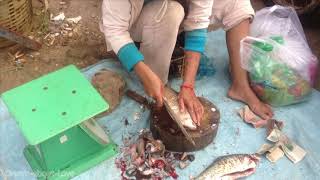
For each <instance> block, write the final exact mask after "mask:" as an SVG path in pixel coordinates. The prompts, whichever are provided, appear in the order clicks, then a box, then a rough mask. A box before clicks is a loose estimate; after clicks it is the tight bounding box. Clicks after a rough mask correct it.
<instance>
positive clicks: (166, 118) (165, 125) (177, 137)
mask: <svg viewBox="0 0 320 180" xmlns="http://www.w3.org/2000/svg"><path fill="white" fill-rule="evenodd" d="M199 100H200V102H201V103H202V105H203V106H204V116H203V119H202V121H201V125H200V127H198V128H197V130H188V129H187V128H186V129H187V131H188V133H189V134H190V135H191V137H192V138H193V140H194V141H195V143H196V145H195V146H194V145H193V144H192V143H190V142H189V141H188V140H187V139H186V137H185V136H184V135H183V133H182V131H181V130H180V129H179V127H178V125H177V124H176V123H175V122H174V121H173V120H172V118H171V116H170V115H169V113H168V112H167V110H166V108H165V107H163V108H162V109H161V110H153V111H152V114H151V122H150V130H151V132H152V135H153V136H154V138H156V139H160V140H161V141H162V142H163V144H164V145H165V147H166V149H167V150H169V151H176V152H191V151H197V150H200V149H203V148H205V147H206V146H208V145H209V144H210V143H212V142H213V140H214V138H215V137H216V135H217V131H218V127H219V121H220V112H219V110H218V108H217V107H216V106H215V105H214V104H213V103H211V102H210V101H208V100H207V99H205V98H202V97H199Z"/></svg>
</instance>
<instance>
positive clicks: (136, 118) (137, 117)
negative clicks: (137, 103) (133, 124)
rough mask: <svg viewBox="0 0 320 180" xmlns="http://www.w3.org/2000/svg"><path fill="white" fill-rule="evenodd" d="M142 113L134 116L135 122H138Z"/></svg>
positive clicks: (136, 113)
mask: <svg viewBox="0 0 320 180" xmlns="http://www.w3.org/2000/svg"><path fill="white" fill-rule="evenodd" d="M140 116H141V113H140V112H135V113H134V115H133V119H134V120H135V121H137V120H139V119H140V118H141V117H140Z"/></svg>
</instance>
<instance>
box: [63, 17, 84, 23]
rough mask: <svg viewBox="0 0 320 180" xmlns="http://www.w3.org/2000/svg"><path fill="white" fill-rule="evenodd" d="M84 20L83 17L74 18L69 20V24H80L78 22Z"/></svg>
mask: <svg viewBox="0 0 320 180" xmlns="http://www.w3.org/2000/svg"><path fill="white" fill-rule="evenodd" d="M81 19H82V17H81V16H77V17H73V18H67V19H66V20H67V22H69V23H74V24H78V22H79V21H80V20H81Z"/></svg>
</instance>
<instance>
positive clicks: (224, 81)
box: [0, 31, 320, 180]
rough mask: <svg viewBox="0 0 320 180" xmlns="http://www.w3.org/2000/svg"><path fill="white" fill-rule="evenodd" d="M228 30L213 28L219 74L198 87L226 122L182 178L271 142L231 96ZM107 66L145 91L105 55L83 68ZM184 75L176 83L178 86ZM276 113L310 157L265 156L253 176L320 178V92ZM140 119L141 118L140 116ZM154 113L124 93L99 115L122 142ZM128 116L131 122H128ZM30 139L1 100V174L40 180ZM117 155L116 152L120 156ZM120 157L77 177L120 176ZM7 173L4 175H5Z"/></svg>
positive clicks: (210, 48) (89, 71)
mask: <svg viewBox="0 0 320 180" xmlns="http://www.w3.org/2000/svg"><path fill="white" fill-rule="evenodd" d="M224 35H225V34H224V32H223V31H216V32H211V33H209V39H208V42H207V47H206V55H207V56H208V57H209V58H210V60H212V61H213V64H214V66H215V67H216V70H217V72H216V74H215V75H214V76H211V77H202V78H200V79H199V80H197V82H196V92H197V94H198V95H201V96H204V97H206V98H207V99H209V100H210V101H212V102H213V103H214V104H216V105H217V106H218V108H219V109H220V112H221V123H220V126H219V130H218V134H217V137H216V139H215V141H214V143H212V144H210V145H209V146H208V147H206V148H205V149H203V150H200V151H198V152H195V161H193V162H192V163H191V164H190V165H189V166H188V167H187V168H186V169H184V170H177V171H178V174H179V179H189V177H190V175H191V176H193V177H194V176H196V175H198V174H199V173H200V172H202V171H203V170H204V169H205V168H206V167H208V166H209V165H210V163H211V162H212V161H213V160H214V159H215V158H217V157H219V156H222V155H226V154H234V153H254V152H256V151H257V150H258V149H259V147H260V146H261V145H262V144H263V143H267V142H268V141H267V140H266V132H265V129H254V128H253V127H251V126H249V125H247V124H245V123H244V122H243V121H242V120H241V119H240V117H238V115H237V113H236V112H237V110H238V109H239V108H241V107H242V106H243V104H241V103H239V102H235V101H232V100H231V99H229V98H227V97H226V93H227V90H228V87H229V85H230V79H229V76H228V74H227V73H226V71H225V69H226V66H227V64H228V54H227V49H226V44H225V38H224ZM102 68H106V69H111V70H113V71H116V72H118V73H120V74H121V75H123V76H124V78H125V80H126V82H127V85H128V88H130V89H133V90H136V91H138V92H141V93H143V89H142V86H141V85H140V83H139V82H138V81H137V79H136V78H135V76H131V75H129V74H128V73H127V72H125V70H124V69H123V68H122V67H121V65H120V64H119V63H117V62H115V61H110V60H103V61H101V62H100V63H98V64H95V65H93V66H91V67H88V68H86V69H84V70H83V73H84V74H85V75H86V76H87V77H88V79H90V78H91V77H92V76H93V74H95V73H96V72H97V71H99V70H100V69H102ZM180 83H181V80H179V79H175V80H172V81H171V82H170V84H171V86H172V87H174V88H175V89H178V87H179V84H180ZM274 111H275V118H276V119H279V120H283V121H284V123H285V127H284V130H283V132H285V134H287V135H288V137H290V138H291V139H292V140H293V141H294V142H296V143H297V144H298V145H300V146H301V147H303V148H304V149H305V150H306V151H307V155H306V157H305V158H304V159H303V160H302V161H301V162H299V163H297V164H293V163H292V162H291V161H290V160H289V159H287V158H286V157H283V158H282V159H280V160H279V161H278V162H277V163H275V164H273V163H271V162H269V161H268V160H267V159H266V158H262V160H261V163H260V164H259V166H258V168H257V170H256V172H255V174H253V175H252V176H250V177H248V178H247V179H259V180H261V179H268V180H269V179H279V180H285V179H290V180H295V179H304V180H305V179H310V180H314V179H320V173H319V172H320V163H319V162H320V138H319V137H320V131H319V129H320V93H319V92H318V91H315V90H314V92H313V94H312V98H311V99H310V100H309V101H307V102H304V103H301V104H296V105H291V106H287V107H281V108H275V109H274ZM137 114H138V115H139V117H140V118H139V119H136V120H135V118H134V117H135V116H136V115H137ZM149 115H150V112H149V111H148V110H147V111H143V110H142V109H141V108H140V105H139V104H137V103H136V102H134V101H133V100H131V99H129V98H127V97H124V98H123V100H122V102H121V104H120V106H119V107H118V108H117V109H116V110H115V111H114V112H113V113H111V114H110V115H108V116H106V117H103V118H101V119H99V120H98V122H99V124H100V125H101V126H102V127H103V128H104V129H105V130H106V132H107V133H108V134H109V135H110V136H111V138H112V139H113V140H114V141H115V142H116V143H117V144H118V145H120V146H121V144H122V137H123V136H128V135H134V134H137V132H139V130H140V129H142V128H147V127H148V126H149ZM124 119H127V120H128V121H129V123H130V125H129V126H124ZM25 146H26V141H25V139H24V137H23V136H22V134H21V132H20V131H19V129H18V127H17V125H16V123H15V121H14V119H13V117H12V116H11V115H10V113H9V112H8V111H7V109H6V106H5V105H4V103H3V102H2V101H1V99H0V179H1V178H2V179H4V180H5V179H10V180H11V179H19V180H20V179H28V180H29V179H36V178H35V176H34V175H33V173H32V170H31V168H30V166H29V165H28V163H27V161H26V159H25V158H24V156H23V148H24V147H25ZM114 158H115V157H114ZM114 158H111V159H108V160H106V161H104V162H102V163H101V164H100V165H98V166H96V167H94V168H91V169H90V170H88V171H86V172H84V173H83V174H81V175H79V176H77V177H75V178H74V179H79V180H80V179H88V180H89V179H90V180H104V179H105V180H110V179H120V170H119V169H117V168H116V167H115V164H114ZM1 175H2V176H1Z"/></svg>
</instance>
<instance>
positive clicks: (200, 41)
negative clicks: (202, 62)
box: [184, 29, 207, 53]
mask: <svg viewBox="0 0 320 180" xmlns="http://www.w3.org/2000/svg"><path fill="white" fill-rule="evenodd" d="M206 40H207V29H196V30H193V31H186V33H185V45H184V49H185V50H187V51H194V52H199V53H202V52H204V49H205V45H206Z"/></svg>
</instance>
